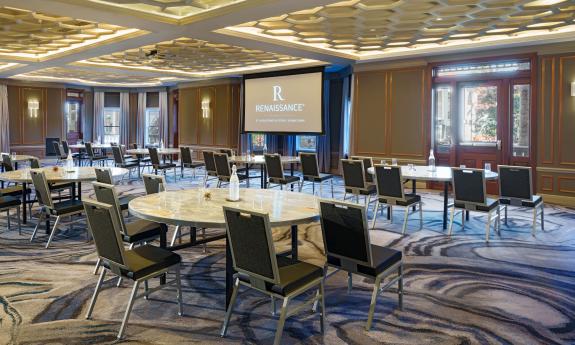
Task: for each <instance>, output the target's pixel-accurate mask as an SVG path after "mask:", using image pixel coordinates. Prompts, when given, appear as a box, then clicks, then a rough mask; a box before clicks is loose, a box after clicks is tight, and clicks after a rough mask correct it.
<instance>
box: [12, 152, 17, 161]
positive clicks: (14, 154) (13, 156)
mask: <svg viewBox="0 0 575 345" xmlns="http://www.w3.org/2000/svg"><path fill="white" fill-rule="evenodd" d="M12 159H13V160H16V152H12Z"/></svg>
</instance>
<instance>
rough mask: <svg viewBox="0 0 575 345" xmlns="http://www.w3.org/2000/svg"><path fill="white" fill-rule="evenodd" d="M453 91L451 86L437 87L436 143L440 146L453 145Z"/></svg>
mask: <svg viewBox="0 0 575 345" xmlns="http://www.w3.org/2000/svg"><path fill="white" fill-rule="evenodd" d="M452 96H453V92H452V89H451V87H449V86H438V87H436V88H435V95H434V101H435V109H434V110H435V143H436V144H437V145H438V146H451V143H452V134H451V109H452Z"/></svg>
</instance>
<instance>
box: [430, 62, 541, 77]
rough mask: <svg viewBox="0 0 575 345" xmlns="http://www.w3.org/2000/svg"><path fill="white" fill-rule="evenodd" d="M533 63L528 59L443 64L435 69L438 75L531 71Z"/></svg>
mask: <svg viewBox="0 0 575 345" xmlns="http://www.w3.org/2000/svg"><path fill="white" fill-rule="evenodd" d="M530 69H531V63H529V62H528V61H497V62H483V63H477V64H465V65H451V66H441V67H437V68H436V69H435V71H434V72H435V73H434V75H435V76H437V77H456V76H465V75H470V74H482V73H509V72H518V71H529V70H530Z"/></svg>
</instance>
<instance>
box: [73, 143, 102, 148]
mask: <svg viewBox="0 0 575 345" xmlns="http://www.w3.org/2000/svg"><path fill="white" fill-rule="evenodd" d="M68 147H69V148H71V149H85V148H86V145H84V144H72V145H69V146H68ZM92 148H94V149H111V148H112V145H110V144H94V143H93V144H92Z"/></svg>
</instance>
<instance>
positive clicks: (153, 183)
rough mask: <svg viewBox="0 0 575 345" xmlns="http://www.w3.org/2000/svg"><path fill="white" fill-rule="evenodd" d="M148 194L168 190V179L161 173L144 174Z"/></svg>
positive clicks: (143, 178)
mask: <svg viewBox="0 0 575 345" xmlns="http://www.w3.org/2000/svg"><path fill="white" fill-rule="evenodd" d="M142 180H143V181H144V188H145V190H146V195H150V194H156V193H160V192H163V191H165V190H166V179H165V178H164V176H161V175H153V174H144V175H142Z"/></svg>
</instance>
